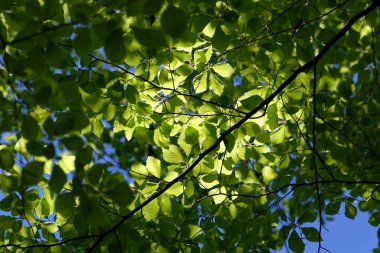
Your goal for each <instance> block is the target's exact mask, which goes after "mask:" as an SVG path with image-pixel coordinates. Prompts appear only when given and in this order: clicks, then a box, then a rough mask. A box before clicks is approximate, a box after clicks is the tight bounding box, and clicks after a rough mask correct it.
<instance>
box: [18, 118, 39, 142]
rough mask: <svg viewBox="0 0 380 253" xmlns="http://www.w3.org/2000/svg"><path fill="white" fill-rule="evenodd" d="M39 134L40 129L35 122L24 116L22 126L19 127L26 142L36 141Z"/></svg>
mask: <svg viewBox="0 0 380 253" xmlns="http://www.w3.org/2000/svg"><path fill="white" fill-rule="evenodd" d="M39 132H40V127H39V126H38V123H37V121H36V120H35V119H34V118H33V117H31V116H28V115H24V118H23V121H22V125H21V134H22V135H23V136H24V138H25V139H27V140H36V139H37V137H38V134H39Z"/></svg>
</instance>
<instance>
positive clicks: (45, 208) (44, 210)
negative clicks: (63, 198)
mask: <svg viewBox="0 0 380 253" xmlns="http://www.w3.org/2000/svg"><path fill="white" fill-rule="evenodd" d="M40 205H41V214H42V215H43V216H48V215H50V211H51V210H52V208H51V207H50V204H49V202H48V201H47V199H46V198H45V197H43V198H42V199H41V201H40Z"/></svg>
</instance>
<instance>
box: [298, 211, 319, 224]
mask: <svg viewBox="0 0 380 253" xmlns="http://www.w3.org/2000/svg"><path fill="white" fill-rule="evenodd" d="M317 217H318V213H317V212H316V211H315V210H313V209H310V208H307V209H306V210H305V211H304V212H303V213H302V214H301V216H300V217H299V218H298V220H297V223H298V224H302V223H305V222H313V221H315V220H316V219H317Z"/></svg>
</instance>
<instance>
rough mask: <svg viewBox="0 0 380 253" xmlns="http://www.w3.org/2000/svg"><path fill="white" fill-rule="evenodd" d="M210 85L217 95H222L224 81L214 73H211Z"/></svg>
mask: <svg viewBox="0 0 380 253" xmlns="http://www.w3.org/2000/svg"><path fill="white" fill-rule="evenodd" d="M209 85H210V89H211V90H212V92H213V93H214V94H216V95H217V96H220V95H222V93H223V89H224V86H223V83H222V81H220V80H219V79H218V78H217V77H216V76H215V75H213V74H211V75H210V82H209Z"/></svg>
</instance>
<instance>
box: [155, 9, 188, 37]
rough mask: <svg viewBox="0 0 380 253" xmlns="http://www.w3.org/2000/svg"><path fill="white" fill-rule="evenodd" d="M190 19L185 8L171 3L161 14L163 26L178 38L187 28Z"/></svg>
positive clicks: (168, 32)
mask: <svg viewBox="0 0 380 253" xmlns="http://www.w3.org/2000/svg"><path fill="white" fill-rule="evenodd" d="M188 20H189V19H188V17H187V13H186V12H185V11H184V10H182V9H180V8H177V7H175V6H173V5H171V4H170V5H169V6H168V7H167V8H166V10H165V11H164V13H162V15H161V26H162V29H163V30H164V31H165V32H166V33H167V34H168V35H170V36H172V37H173V38H178V37H180V36H181V35H182V34H183V33H184V31H185V30H186V27H187V22H188Z"/></svg>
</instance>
